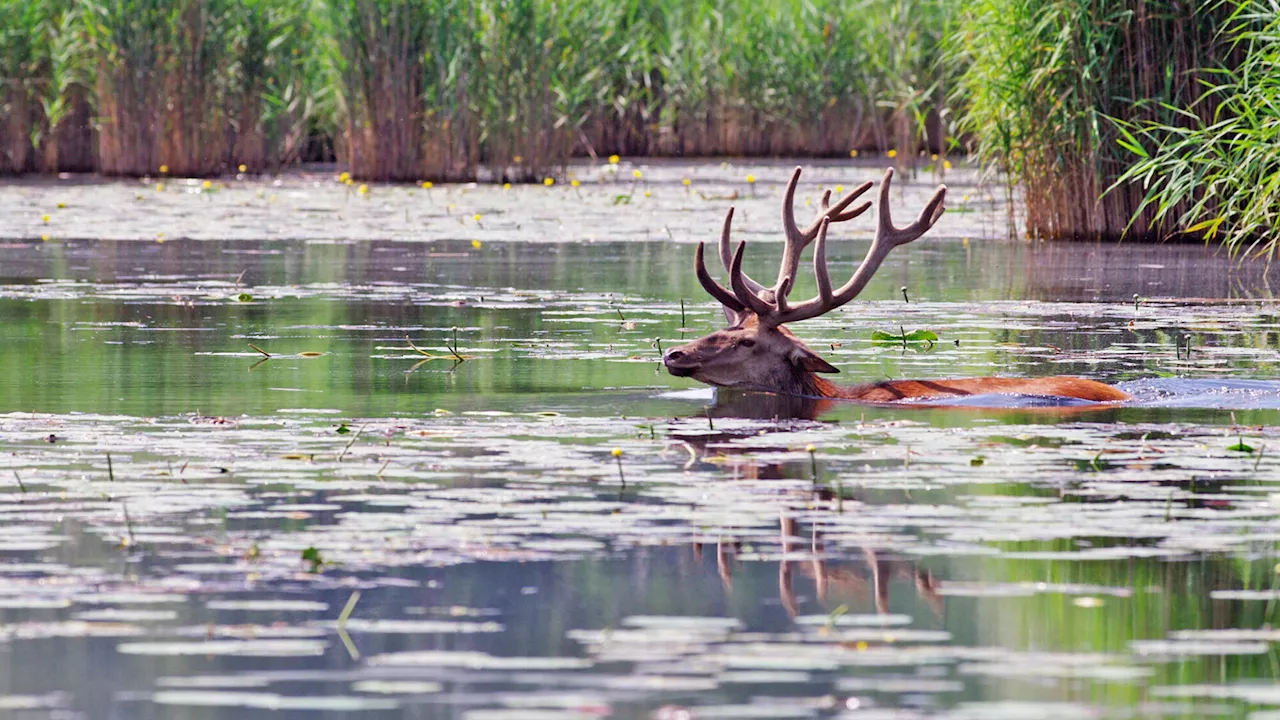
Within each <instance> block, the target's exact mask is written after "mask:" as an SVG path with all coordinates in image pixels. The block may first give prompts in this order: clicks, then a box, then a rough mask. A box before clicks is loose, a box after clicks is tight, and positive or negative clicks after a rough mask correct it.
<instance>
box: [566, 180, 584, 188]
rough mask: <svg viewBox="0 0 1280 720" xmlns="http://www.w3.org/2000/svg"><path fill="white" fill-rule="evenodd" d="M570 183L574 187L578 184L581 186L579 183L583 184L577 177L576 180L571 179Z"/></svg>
mask: <svg viewBox="0 0 1280 720" xmlns="http://www.w3.org/2000/svg"><path fill="white" fill-rule="evenodd" d="M569 184H570V185H572V186H574V187H578V186H579V185H581V184H582V183H580V182H578V181H577V180H576V179H575V180H570V181H569Z"/></svg>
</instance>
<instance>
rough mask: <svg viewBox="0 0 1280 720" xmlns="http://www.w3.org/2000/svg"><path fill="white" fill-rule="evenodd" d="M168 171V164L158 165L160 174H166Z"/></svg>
mask: <svg viewBox="0 0 1280 720" xmlns="http://www.w3.org/2000/svg"><path fill="white" fill-rule="evenodd" d="M168 172H169V166H168V165H161V166H160V174H161V175H164V174H166V173H168Z"/></svg>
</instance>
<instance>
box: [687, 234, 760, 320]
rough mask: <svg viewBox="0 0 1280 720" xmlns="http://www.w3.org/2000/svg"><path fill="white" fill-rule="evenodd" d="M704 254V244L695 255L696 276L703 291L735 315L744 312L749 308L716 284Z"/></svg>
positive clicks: (699, 245) (701, 244)
mask: <svg viewBox="0 0 1280 720" xmlns="http://www.w3.org/2000/svg"><path fill="white" fill-rule="evenodd" d="M704 252H705V251H704V246H703V243H698V249H697V250H696V251H695V252H694V254H693V270H694V274H696V275H697V276H698V282H699V283H702V289H703V290H706V291H707V293H708V294H710V295H711V297H713V298H715V299H716V300H719V301H720V304H721V305H723V306H725V308H727V309H729V310H732V311H733V312H735V313H741V312H744V311H745V310H746V309H747V308H746V307H745V306H744V305H743V304H742V303H740V302H738V298H736V297H734V296H733V293H731V292H729V291H728V290H725V289H724V286H723V285H721V284H720V283H718V282H716V280H715V278H713V277H711V274H710V273H708V272H707V264H706V262H705V259H704Z"/></svg>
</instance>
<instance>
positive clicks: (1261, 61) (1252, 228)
mask: <svg viewBox="0 0 1280 720" xmlns="http://www.w3.org/2000/svg"><path fill="white" fill-rule="evenodd" d="M1219 7H1220V9H1228V10H1230V11H1231V15H1230V17H1229V19H1228V22H1227V23H1226V26H1225V29H1224V31H1223V45H1224V46H1225V47H1226V51H1225V52H1224V53H1223V54H1224V56H1225V57H1224V62H1223V64H1222V66H1221V67H1219V68H1217V69H1212V68H1211V69H1209V70H1207V71H1205V72H1204V73H1203V75H1202V77H1201V81H1200V86H1199V90H1200V95H1199V97H1198V98H1196V99H1195V100H1194V101H1193V102H1192V103H1190V104H1189V105H1188V106H1187V107H1186V108H1185V109H1180V112H1179V113H1178V115H1177V122H1160V121H1146V122H1142V121H1128V122H1120V123H1119V124H1120V125H1121V131H1122V132H1123V133H1124V137H1123V139H1122V140H1121V144H1122V145H1123V147H1124V148H1125V149H1126V150H1128V151H1129V152H1130V153H1132V157H1133V159H1134V160H1135V162H1134V164H1133V165H1132V167H1130V168H1129V169H1128V170H1127V171H1126V172H1125V173H1124V174H1123V175H1121V177H1120V178H1119V182H1118V184H1121V185H1124V184H1128V185H1131V186H1134V187H1137V188H1141V189H1142V190H1143V191H1144V194H1143V196H1142V198H1141V204H1140V209H1141V210H1142V212H1143V213H1145V214H1148V215H1150V216H1152V217H1153V218H1154V219H1155V220H1156V221H1157V222H1160V223H1164V224H1165V225H1167V226H1168V227H1170V228H1171V229H1172V231H1174V232H1177V233H1181V234H1186V235H1192V236H1198V237H1201V238H1203V239H1204V240H1205V241H1206V242H1209V241H1215V240H1216V241H1220V242H1222V243H1225V244H1226V245H1227V246H1228V247H1229V248H1230V249H1231V250H1232V251H1233V252H1243V253H1246V254H1257V255H1267V256H1272V255H1274V254H1275V253H1276V252H1277V249H1280V244H1278V243H1280V236H1277V228H1280V206H1278V205H1277V203H1276V199H1277V194H1278V193H1280V157H1277V155H1276V151H1275V149H1276V147H1277V146H1278V145H1280V76H1277V75H1276V72H1275V68H1276V67H1277V66H1278V65H1280V7H1277V6H1276V5H1275V4H1273V3H1271V2H1265V1H1263V0H1239V1H1233V2H1230V3H1222V4H1221V5H1220V6H1219Z"/></svg>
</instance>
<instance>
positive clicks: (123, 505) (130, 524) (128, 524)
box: [120, 499, 134, 545]
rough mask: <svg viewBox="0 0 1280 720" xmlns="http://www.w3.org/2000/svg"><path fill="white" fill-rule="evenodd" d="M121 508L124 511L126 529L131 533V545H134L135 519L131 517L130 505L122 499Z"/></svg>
mask: <svg viewBox="0 0 1280 720" xmlns="http://www.w3.org/2000/svg"><path fill="white" fill-rule="evenodd" d="M120 507H121V508H123V509H124V527H125V529H126V530H128V531H129V544H130V545H133V544H134V540H133V519H132V518H130V517H129V503H128V502H127V501H126V500H123V499H121V500H120Z"/></svg>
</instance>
